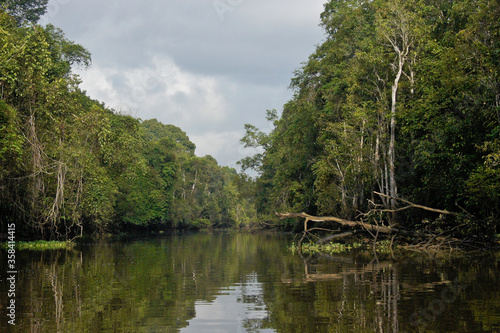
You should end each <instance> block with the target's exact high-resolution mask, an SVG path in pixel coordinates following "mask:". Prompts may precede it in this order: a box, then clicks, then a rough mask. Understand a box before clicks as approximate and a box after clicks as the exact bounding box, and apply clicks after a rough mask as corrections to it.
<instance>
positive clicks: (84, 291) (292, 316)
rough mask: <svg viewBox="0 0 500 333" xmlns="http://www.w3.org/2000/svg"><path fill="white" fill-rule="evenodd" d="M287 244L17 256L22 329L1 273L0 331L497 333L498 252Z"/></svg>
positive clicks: (219, 243)
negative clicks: (366, 251) (296, 250)
mask: <svg viewBox="0 0 500 333" xmlns="http://www.w3.org/2000/svg"><path fill="white" fill-rule="evenodd" d="M290 244H291V238H289V237H288V236H287V235H270V234H257V235H252V234H243V233H232V232H229V233H228V232H217V233H196V234H185V235H183V234H173V235H168V236H165V237H162V238H155V239H149V240H144V239H143V240H134V241H113V242H97V243H92V244H80V245H79V246H77V247H76V248H75V249H74V250H71V251H45V252H31V251H21V252H18V253H17V255H16V261H17V266H18V267H19V272H18V275H17V280H16V296H15V301H16V326H11V325H9V324H8V323H7V320H8V318H7V292H8V289H9V285H8V282H7V281H6V279H5V278H4V277H3V276H4V275H2V280H1V284H0V295H1V302H0V331H2V332H5V331H7V332H181V333H189V332H496V331H500V283H499V282H500V281H499V276H500V267H499V256H498V254H491V255H485V256H481V257H477V256H476V257H460V258H453V259H448V260H429V259H428V258H404V259H402V260H398V261H377V260H366V259H363V258H359V257H356V256H353V255H349V254H343V255H335V256H325V255H322V256H320V255H316V256H311V257H301V256H300V255H299V254H293V253H292V252H291V251H289V250H288V246H289V245H290ZM0 260H1V262H2V274H4V273H5V270H4V269H3V267H4V265H3V264H4V262H6V260H7V257H6V253H5V252H1V253H0Z"/></svg>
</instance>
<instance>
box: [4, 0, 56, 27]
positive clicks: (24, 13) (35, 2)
mask: <svg viewBox="0 0 500 333" xmlns="http://www.w3.org/2000/svg"><path fill="white" fill-rule="evenodd" d="M48 2H49V0H0V8H3V9H4V10H6V11H7V13H9V14H10V15H12V16H13V17H14V18H15V20H16V22H17V24H18V25H19V26H22V25H28V24H35V23H37V22H38V20H39V19H40V17H42V16H43V15H44V14H45V12H46V11H47V4H48Z"/></svg>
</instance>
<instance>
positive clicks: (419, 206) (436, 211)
mask: <svg viewBox="0 0 500 333" xmlns="http://www.w3.org/2000/svg"><path fill="white" fill-rule="evenodd" d="M373 193H375V194H377V195H379V196H381V197H384V198H388V199H395V200H398V201H401V202H404V203H405V204H408V206H406V207H402V208H398V209H392V210H391V209H384V210H382V211H384V212H399V211H402V210H405V209H408V208H420V209H423V210H427V211H429V212H434V213H439V214H446V215H455V213H452V212H449V211H447V210H442V209H436V208H431V207H427V206H422V205H417V204H415V203H413V202H411V201H408V200H404V199H401V198H393V197H390V196H388V195H386V194H382V193H379V192H376V191H373Z"/></svg>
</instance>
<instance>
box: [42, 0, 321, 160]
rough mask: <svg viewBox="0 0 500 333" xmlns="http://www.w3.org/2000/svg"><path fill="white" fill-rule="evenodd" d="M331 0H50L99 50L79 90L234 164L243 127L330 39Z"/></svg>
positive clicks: (50, 17)
mask: <svg viewBox="0 0 500 333" xmlns="http://www.w3.org/2000/svg"><path fill="white" fill-rule="evenodd" d="M324 1H326V0H119V1H118V0H50V1H49V5H48V12H47V14H46V15H45V17H44V18H43V19H42V20H41V22H40V23H42V24H46V23H52V24H53V25H55V26H56V27H59V28H61V29H62V30H63V31H64V32H65V34H66V37H67V38H68V39H70V40H72V41H74V42H76V43H78V44H81V45H83V46H84V47H85V48H87V49H88V50H89V51H90V52H91V53H92V67H91V68H90V69H87V70H85V71H80V70H78V71H77V72H78V73H79V74H80V76H81V78H82V80H83V83H82V84H81V87H82V89H84V90H86V91H87V93H88V95H89V96H90V97H92V98H94V99H97V100H99V101H102V102H104V103H105V104H106V105H107V106H108V107H111V108H113V109H115V110H117V111H121V112H123V113H126V114H130V115H132V116H134V117H137V118H140V119H143V120H145V119H151V118H156V119H158V121H161V122H162V123H164V124H173V125H176V126H178V127H180V128H181V129H182V130H183V131H185V132H186V133H187V135H188V136H189V138H190V139H191V141H192V142H194V143H195V144H196V155H198V156H205V155H212V156H213V157H215V158H216V159H217V161H218V162H219V164H220V165H229V166H233V167H236V164H235V163H236V161H238V160H240V159H241V158H242V157H244V156H246V155H248V154H251V152H250V151H248V150H247V149H243V147H242V145H241V144H240V143H239V140H240V138H241V137H242V136H243V135H244V129H243V125H244V124H245V123H251V124H254V125H256V126H257V127H259V128H261V129H263V130H269V129H270V128H269V124H267V123H266V120H265V113H266V110H267V109H274V108H275V109H277V110H278V111H281V110H282V107H283V104H285V103H286V102H287V101H288V100H289V99H290V98H291V96H292V92H291V91H290V90H289V89H288V86H289V84H290V79H291V78H292V76H293V71H294V70H296V69H299V68H300V67H301V63H302V62H304V61H306V60H307V58H308V56H309V55H310V54H311V53H312V52H313V51H314V49H315V46H316V45H318V44H320V43H321V42H322V41H323V39H324V35H323V31H322V29H321V28H320V27H319V26H318V24H319V16H320V14H321V12H322V10H323V3H324Z"/></svg>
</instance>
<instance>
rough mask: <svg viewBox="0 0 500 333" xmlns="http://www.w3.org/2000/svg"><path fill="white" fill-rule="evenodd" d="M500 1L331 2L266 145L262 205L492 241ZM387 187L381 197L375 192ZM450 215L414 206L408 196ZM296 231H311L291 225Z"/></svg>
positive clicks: (261, 140) (264, 137) (499, 131)
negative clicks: (313, 47) (318, 41)
mask: <svg viewBox="0 0 500 333" xmlns="http://www.w3.org/2000/svg"><path fill="white" fill-rule="evenodd" d="M499 17H500V3H499V2H498V1H491V0H454V1H448V0H446V1H441V0H432V1H431V0H371V1H366V0H331V1H328V2H327V3H326V4H325V9H324V12H323V13H322V15H321V23H320V25H321V27H323V29H324V32H325V39H324V41H323V42H322V43H321V44H319V45H317V47H316V50H315V52H314V53H313V54H311V55H310V56H309V59H308V60H307V61H306V62H305V63H303V66H302V67H301V68H300V69H299V70H297V71H296V72H295V73H294V76H293V78H292V80H291V85H290V87H291V89H293V92H294V95H293V97H292V98H291V99H290V100H289V102H288V103H286V104H285V105H284V108H283V111H282V113H281V114H280V115H278V113H277V112H276V111H275V110H269V111H268V120H269V121H270V122H271V123H272V125H273V129H272V131H271V132H270V133H264V132H262V131H260V130H259V129H258V128H256V127H255V126H252V125H250V124H247V125H246V126H245V129H246V135H245V137H244V138H243V139H242V143H243V144H245V146H248V147H260V148H261V151H262V152H261V153H260V154H257V155H255V156H252V157H248V158H246V159H243V160H242V161H240V164H241V166H242V168H243V169H253V170H255V171H256V172H258V174H259V177H258V178H257V180H256V186H257V192H256V193H257V197H256V205H257V206H256V207H257V212H258V214H259V216H260V217H261V219H262V220H275V219H276V217H275V216H274V214H275V212H280V213H281V212H292V213H295V214H297V213H299V212H305V213H307V214H311V215H319V216H325V215H326V216H335V217H339V218H342V219H346V220H357V221H363V222H368V223H373V224H375V223H380V224H385V225H396V224H397V225H398V226H399V227H401V228H407V229H412V230H420V231H426V230H432V231H434V232H435V233H436V234H440V233H447V234H448V235H451V234H452V235H454V236H456V237H472V236H474V237H478V238H481V239H482V240H486V239H491V237H493V235H495V234H498V233H499V232H500V231H499V226H500V222H499V221H500V81H499V80H500V75H499V64H500V21H499V20H498V18H499ZM376 192H377V193H380V194H381V195H379V194H376ZM400 198H402V199H405V200H406V201H407V202H411V203H416V204H419V205H422V206H425V207H434V208H439V209H440V210H442V211H446V212H450V214H436V213H435V212H431V211H429V210H422V209H414V208H415V207H416V205H413V206H411V207H408V208H409V209H406V204H404V203H403V202H401V201H400V200H399V199H400ZM285 221H288V222H285V223H288V224H289V225H288V227H289V228H290V229H292V228H295V229H296V230H297V229H298V228H301V227H302V223H299V222H298V221H297V220H296V219H288V220H285Z"/></svg>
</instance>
